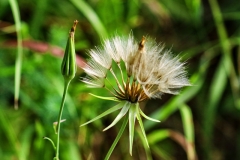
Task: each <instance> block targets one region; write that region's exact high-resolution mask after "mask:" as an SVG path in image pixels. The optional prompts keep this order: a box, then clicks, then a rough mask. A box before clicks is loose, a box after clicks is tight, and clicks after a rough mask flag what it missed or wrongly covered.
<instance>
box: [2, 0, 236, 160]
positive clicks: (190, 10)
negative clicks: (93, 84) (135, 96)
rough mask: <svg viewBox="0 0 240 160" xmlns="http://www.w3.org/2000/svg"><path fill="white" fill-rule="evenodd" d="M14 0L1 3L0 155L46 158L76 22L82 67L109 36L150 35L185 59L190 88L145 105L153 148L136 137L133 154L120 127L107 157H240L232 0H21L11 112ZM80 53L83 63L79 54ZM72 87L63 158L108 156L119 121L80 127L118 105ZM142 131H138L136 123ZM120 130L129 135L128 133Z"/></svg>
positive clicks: (64, 126)
mask: <svg viewBox="0 0 240 160" xmlns="http://www.w3.org/2000/svg"><path fill="white" fill-rule="evenodd" d="M9 2H10V0H1V1H0V144H1V145H0V159H1V160H11V159H19V160H27V159H34V160H37V159H52V158H53V157H54V151H53V149H52V146H51V144H50V143H49V142H48V141H46V140H43V137H44V136H48V137H50V138H52V139H55V137H56V136H55V133H54V130H53V127H52V123H53V122H55V121H56V120H57V116H58V110H59V107H60V103H61V96H62V91H63V78H62V76H61V73H60V66H61V58H59V56H62V52H63V48H65V45H66V42H67V36H68V31H69V29H70V27H71V25H72V23H73V21H74V20H75V19H77V20H78V21H79V24H78V27H77V32H76V35H75V36H76V38H75V39H76V51H77V55H78V57H79V63H78V64H79V65H81V64H82V61H83V59H84V58H86V57H87V56H86V51H87V50H88V49H90V48H93V47H94V46H96V45H100V44H101V42H102V40H103V39H104V38H107V37H111V36H113V35H116V34H119V35H128V34H129V33H130V32H133V34H134V36H135V37H136V38H137V39H139V40H140V39H141V37H142V36H143V35H147V36H150V37H153V38H155V39H156V41H157V42H162V43H164V44H165V46H166V48H171V49H172V51H173V53H174V54H179V55H180V56H181V57H182V59H183V60H185V61H187V66H188V71H189V77H190V79H191V83H192V84H193V86H192V87H187V88H185V89H183V90H182V92H181V94H180V95H177V96H172V95H163V96H162V99H160V100H150V101H148V102H145V103H144V104H142V108H143V110H144V112H145V113H146V114H147V115H149V116H150V117H153V118H157V119H159V120H161V121H162V122H161V123H160V124H159V123H153V122H148V121H146V122H145V128H146V131H147V136H148V139H149V143H150V149H151V153H149V152H145V151H147V150H145V149H144V148H145V147H146V146H144V145H143V144H142V142H141V140H142V139H143V138H142V137H141V135H140V134H136V136H135V142H134V145H133V156H132V157H131V156H130V155H129V154H128V147H126V146H128V134H127V133H123V136H122V137H121V139H120V141H119V143H118V145H117V147H116V149H115V150H114V151H113V154H112V156H111V158H110V159H114V160H120V159H124V160H130V159H141V160H143V159H149V160H151V159H157V160H158V159H166V160H174V159H191V157H192V155H193V154H195V153H196V154H197V156H198V159H204V160H208V159H213V160H222V159H231V160H234V159H240V152H239V149H240V127H239V123H240V111H239V109H240V89H239V88H240V21H239V20H240V3H239V2H238V1H237V0H229V1H223V0H219V1H217V0H208V1H201V0H131V1H127V0H109V1H106V0H89V1H84V0H70V1H66V0H62V1H57V0H50V1H48V0H35V1H30V0H18V1H17V7H18V8H19V13H20V14H19V15H18V16H19V17H20V19H21V23H20V25H21V35H22V40H23V48H24V49H23V60H22V69H21V80H20V101H19V109H18V110H14V78H15V76H14V74H15V59H16V55H17V52H18V51H17V34H16V27H17V26H16V22H15V19H14V16H13V10H12V9H11V7H10V5H9ZM81 57H82V59H81ZM80 76H84V73H82V70H81V69H80V68H79V69H78V72H77V76H76V77H77V78H75V79H74V80H73V82H72V83H71V85H70V88H69V92H68V95H67V98H66V108H65V111H64V113H63V118H64V119H67V121H66V122H64V123H62V130H61V132H62V133H61V142H60V151H61V153H60V156H61V158H60V159H71V160H80V159H83V160H85V159H100V160H101V159H104V157H105V155H106V153H107V151H108V149H109V148H110V146H111V144H112V142H113V141H114V138H115V137H116V135H117V133H118V131H119V129H120V126H121V122H120V123H119V124H117V126H116V127H114V128H112V129H110V130H109V131H106V132H102V131H101V130H102V129H103V128H104V127H106V126H107V125H108V124H110V122H111V121H112V119H113V118H114V116H115V115H114V114H113V115H110V116H108V117H107V118H103V119H102V120H99V121H96V122H94V123H91V124H89V125H88V126H85V127H81V128H79V126H80V124H83V123H84V122H86V121H87V120H89V119H92V118H93V117H95V116H96V115H98V114H100V113H102V112H103V111H105V110H107V109H108V108H109V107H111V106H114V105H115V103H114V102H109V101H104V100H99V99H97V98H95V97H92V96H90V95H89V94H88V93H90V92H91V93H94V94H96V95H106V96H109V95H108V93H107V92H105V91H102V90H99V89H89V88H86V87H85V86H84V85H83V84H82V83H81V82H80V81H79V77H80ZM138 129H139V128H138ZM125 132H126V131H125Z"/></svg>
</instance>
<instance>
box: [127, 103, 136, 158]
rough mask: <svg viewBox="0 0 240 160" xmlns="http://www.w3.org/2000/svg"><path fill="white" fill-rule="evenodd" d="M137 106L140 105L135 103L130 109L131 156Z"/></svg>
mask: <svg viewBox="0 0 240 160" xmlns="http://www.w3.org/2000/svg"><path fill="white" fill-rule="evenodd" d="M137 106H138V104H135V103H134V104H131V106H130V109H129V153H130V155H132V146H133V138H134V128H135V120H136V112H137Z"/></svg>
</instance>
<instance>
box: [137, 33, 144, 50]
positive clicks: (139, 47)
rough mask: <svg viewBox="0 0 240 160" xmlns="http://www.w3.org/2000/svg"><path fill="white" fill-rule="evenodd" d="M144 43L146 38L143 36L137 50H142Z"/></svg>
mask: <svg viewBox="0 0 240 160" xmlns="http://www.w3.org/2000/svg"><path fill="white" fill-rule="evenodd" d="M145 42H146V38H145V37H144V36H143V37H142V40H141V41H140V43H139V46H138V49H139V50H142V49H143V48H144V43H145Z"/></svg>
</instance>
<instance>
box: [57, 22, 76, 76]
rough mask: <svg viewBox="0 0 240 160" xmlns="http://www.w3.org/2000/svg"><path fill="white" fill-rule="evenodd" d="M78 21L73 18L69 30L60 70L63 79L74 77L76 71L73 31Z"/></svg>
mask: <svg viewBox="0 0 240 160" xmlns="http://www.w3.org/2000/svg"><path fill="white" fill-rule="evenodd" d="M77 23H78V21H77V20H75V21H74V24H73V26H72V28H71V31H70V32H69V37H68V41H67V46H66V49H65V53H64V57H63V61H62V66H61V71H62V75H63V77H64V79H65V80H68V81H71V80H72V79H73V78H74V77H75V73H76V71H77V66H76V55H75V44H74V33H75V29H76V26H77Z"/></svg>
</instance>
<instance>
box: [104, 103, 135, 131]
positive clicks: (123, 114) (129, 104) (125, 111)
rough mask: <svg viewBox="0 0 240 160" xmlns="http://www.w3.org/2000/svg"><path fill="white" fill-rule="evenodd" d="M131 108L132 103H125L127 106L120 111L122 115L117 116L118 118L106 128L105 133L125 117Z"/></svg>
mask: <svg viewBox="0 0 240 160" xmlns="http://www.w3.org/2000/svg"><path fill="white" fill-rule="evenodd" d="M130 106H131V103H130V102H128V101H125V104H124V106H123V107H122V110H121V111H120V113H119V114H118V115H117V117H116V118H115V119H114V121H113V122H112V123H111V124H110V125H109V126H108V127H106V128H105V129H104V130H103V131H106V130H108V129H109V128H111V127H112V126H114V125H115V124H116V123H117V122H118V121H119V120H120V119H121V118H122V117H123V116H125V114H126V113H127V112H128V110H129V108H130Z"/></svg>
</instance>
